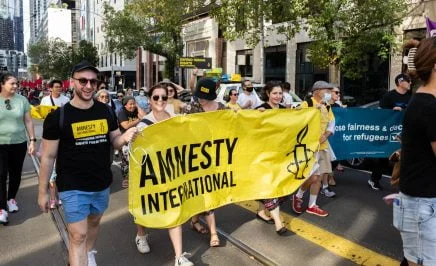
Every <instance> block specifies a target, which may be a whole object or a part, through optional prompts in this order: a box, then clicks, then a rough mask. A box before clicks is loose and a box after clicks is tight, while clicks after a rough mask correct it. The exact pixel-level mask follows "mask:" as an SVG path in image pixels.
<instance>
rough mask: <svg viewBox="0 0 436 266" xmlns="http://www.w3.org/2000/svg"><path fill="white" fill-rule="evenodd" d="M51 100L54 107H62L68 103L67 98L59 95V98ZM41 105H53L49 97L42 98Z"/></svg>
mask: <svg viewBox="0 0 436 266" xmlns="http://www.w3.org/2000/svg"><path fill="white" fill-rule="evenodd" d="M52 98H53V102H54V104H55V105H56V106H59V107H62V106H64V105H65V104H66V103H67V102H69V101H70V99H69V98H68V97H67V96H64V95H62V94H61V95H60V96H59V97H57V98H55V97H52ZM41 105H48V106H53V103H52V102H51V100H50V96H44V97H43V98H42V100H41Z"/></svg>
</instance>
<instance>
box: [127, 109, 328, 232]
mask: <svg viewBox="0 0 436 266" xmlns="http://www.w3.org/2000/svg"><path fill="white" fill-rule="evenodd" d="M319 132H320V114H319V111H318V110H317V109H314V108H308V109H302V110H290V109H286V110H266V111H264V112H260V111H258V110H243V111H238V112H234V111H230V110H228V111H227V110H226V111H217V112H210V113H199V114H192V115H186V116H178V117H175V118H172V119H170V120H167V121H164V122H161V123H157V124H154V125H151V126H150V127H148V128H146V129H145V130H144V131H142V133H141V134H140V135H139V136H138V137H137V139H136V140H135V142H134V143H133V145H132V151H131V155H130V169H129V171H130V173H129V211H130V212H131V213H132V215H133V216H134V217H135V221H136V223H138V224H141V225H143V226H146V227H151V228H169V227H174V226H176V225H179V224H182V223H184V222H185V221H187V220H188V219H189V218H190V217H192V216H193V215H195V214H197V213H201V212H204V211H207V210H210V209H214V208H218V207H220V206H223V205H226V204H230V203H234V202H240V201H246V200H253V199H267V198H275V197H280V196H285V195H289V194H291V193H292V192H294V191H295V190H296V189H297V188H298V187H299V186H300V185H301V184H302V182H303V181H304V180H305V178H307V177H308V175H309V173H310V171H311V169H312V166H313V164H314V161H315V158H314V156H313V155H314V153H315V152H316V150H317V148H318V145H319V137H320V133H319Z"/></svg>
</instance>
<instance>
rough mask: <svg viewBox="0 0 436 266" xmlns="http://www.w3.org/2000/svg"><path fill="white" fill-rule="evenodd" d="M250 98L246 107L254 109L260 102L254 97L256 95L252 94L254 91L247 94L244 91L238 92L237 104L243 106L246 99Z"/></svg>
mask: <svg viewBox="0 0 436 266" xmlns="http://www.w3.org/2000/svg"><path fill="white" fill-rule="evenodd" d="M250 100H251V106H249V107H248V109H254V108H256V107H258V106H259V105H261V104H262V103H261V102H260V101H259V100H258V98H257V97H256V95H255V94H254V92H252V93H250V94H249V95H247V94H245V93H241V94H239V97H238V104H239V105H240V106H241V107H244V106H245V105H246V104H247V102H248V101H250Z"/></svg>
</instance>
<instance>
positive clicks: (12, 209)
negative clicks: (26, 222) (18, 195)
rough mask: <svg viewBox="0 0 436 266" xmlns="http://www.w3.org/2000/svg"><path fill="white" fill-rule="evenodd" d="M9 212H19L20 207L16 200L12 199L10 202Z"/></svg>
mask: <svg viewBox="0 0 436 266" xmlns="http://www.w3.org/2000/svg"><path fill="white" fill-rule="evenodd" d="M7 203H8V211H9V212H17V211H18V206H17V202H16V201H15V199H10V200H8V202H7Z"/></svg>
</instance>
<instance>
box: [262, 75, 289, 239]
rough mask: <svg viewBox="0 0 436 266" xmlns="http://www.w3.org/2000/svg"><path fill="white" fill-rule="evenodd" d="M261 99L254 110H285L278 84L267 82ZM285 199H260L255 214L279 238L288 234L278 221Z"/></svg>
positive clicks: (281, 90) (281, 91)
mask: <svg viewBox="0 0 436 266" xmlns="http://www.w3.org/2000/svg"><path fill="white" fill-rule="evenodd" d="M262 97H263V99H262V100H264V101H265V102H264V103H263V104H261V105H259V106H258V107H256V109H258V110H260V111H265V110H267V109H285V108H286V107H285V106H283V105H281V104H280V103H281V102H282V100H283V88H282V86H281V84H280V83H279V82H274V81H269V82H268V83H267V84H266V85H265V87H263V94H262ZM285 199H286V197H281V198H273V199H260V200H259V201H260V202H261V203H262V204H259V211H258V212H257V214H256V218H257V219H259V220H261V221H263V222H265V223H267V224H274V225H275V227H276V233H277V234H278V235H279V236H288V235H290V232H289V231H288V229H286V227H285V226H284V225H283V223H282V220H281V219H280V204H282V203H283V202H284V201H285ZM265 209H267V210H268V211H269V213H270V214H271V218H270V217H268V216H267V215H266V213H265Z"/></svg>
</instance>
